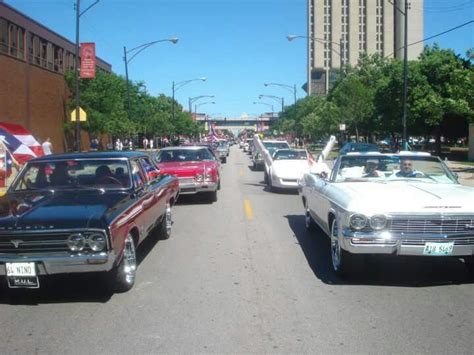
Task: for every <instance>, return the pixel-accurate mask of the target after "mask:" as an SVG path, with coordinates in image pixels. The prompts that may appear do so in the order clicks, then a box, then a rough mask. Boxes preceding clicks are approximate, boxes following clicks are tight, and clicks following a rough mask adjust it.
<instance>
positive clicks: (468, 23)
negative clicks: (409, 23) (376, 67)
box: [384, 20, 474, 58]
mask: <svg viewBox="0 0 474 355" xmlns="http://www.w3.org/2000/svg"><path fill="white" fill-rule="evenodd" d="M471 23H474V20H470V21H468V22H465V23H463V24H460V25H457V26H455V27H452V28H450V29H448V30H446V31H443V32H440V33H437V34H435V35H432V36H429V37H426V38H424V39H422V40H420V41H416V42H413V43H410V44H408V46H407V47H410V46H414V45H415V44H418V43H422V42H426V41H429V40H430V39H433V38H436V37H439V36H442V35H445V34H446V33H449V32H452V31H455V30H457V29H459V28H461V27H464V26H467V25H470V24H471ZM403 48H405V46H402V47H400V48H398V49H397V50H396V52H398V51H399V50H402V49H403ZM394 53H395V52H392V53H390V54H389V55H386V56H385V57H384V58H388V57H390V56H392V54H394Z"/></svg>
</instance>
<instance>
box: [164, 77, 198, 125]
mask: <svg viewBox="0 0 474 355" xmlns="http://www.w3.org/2000/svg"><path fill="white" fill-rule="evenodd" d="M206 80H207V78H206V77H205V76H203V77H200V78H195V79H189V80H183V81H180V82H178V83H175V82H174V81H173V85H172V87H171V91H172V93H173V96H172V97H173V100H172V103H171V107H172V113H173V116H172V117H173V122H174V119H175V101H174V95H175V93H176V91H178V90H179V89H181V88H182V87H183V86H184V85H186V84H189V83H191V82H193V81H206Z"/></svg>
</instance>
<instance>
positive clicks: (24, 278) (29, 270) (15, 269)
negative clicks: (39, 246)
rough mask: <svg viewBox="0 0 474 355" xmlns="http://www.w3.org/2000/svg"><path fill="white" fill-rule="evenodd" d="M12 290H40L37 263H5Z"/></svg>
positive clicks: (9, 285)
mask: <svg viewBox="0 0 474 355" xmlns="http://www.w3.org/2000/svg"><path fill="white" fill-rule="evenodd" d="M5 269H6V274H7V279H8V287H10V288H39V280H38V276H37V274H36V265H35V263H5Z"/></svg>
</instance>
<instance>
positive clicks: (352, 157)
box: [300, 152, 474, 276]
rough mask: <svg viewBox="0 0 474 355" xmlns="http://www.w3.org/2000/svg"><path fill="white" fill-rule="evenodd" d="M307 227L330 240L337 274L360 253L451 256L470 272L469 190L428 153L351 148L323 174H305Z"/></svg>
mask: <svg viewBox="0 0 474 355" xmlns="http://www.w3.org/2000/svg"><path fill="white" fill-rule="evenodd" d="M300 192H301V194H302V199H303V204H304V208H305V214H306V226H307V227H308V228H311V227H312V226H314V224H315V223H317V224H318V225H319V226H320V227H321V228H322V229H323V231H324V232H325V233H326V234H327V235H328V236H329V237H330V239H331V258H332V267H333V269H334V271H335V272H336V273H337V274H339V275H341V276H343V275H346V274H347V271H348V270H349V269H350V268H351V265H352V264H353V263H354V262H355V261H356V260H357V256H358V255H360V254H394V255H413V256H424V257H457V258H462V259H464V263H465V265H466V266H467V267H468V268H469V270H470V271H473V264H474V256H473V255H474V188H472V187H468V186H463V185H460V184H459V183H458V182H457V178H456V176H455V175H454V174H453V173H452V172H451V171H450V170H449V169H448V168H447V166H446V165H445V164H444V163H443V162H442V161H441V160H440V159H439V158H438V157H433V156H430V155H429V154H427V153H409V152H408V153H400V154H381V153H349V154H347V155H343V156H339V158H338V159H337V160H336V161H335V164H334V167H333V169H332V171H331V173H330V174H329V175H327V174H320V175H316V174H311V173H308V174H305V175H304V177H303V179H302V180H301V181H300Z"/></svg>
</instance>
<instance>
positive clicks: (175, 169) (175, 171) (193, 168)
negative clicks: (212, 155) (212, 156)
mask: <svg viewBox="0 0 474 355" xmlns="http://www.w3.org/2000/svg"><path fill="white" fill-rule="evenodd" d="M158 167H159V168H160V172H161V173H162V174H170V175H174V176H176V177H178V178H179V177H193V176H195V175H196V174H202V173H203V172H204V171H205V170H209V169H213V168H215V163H214V162H211V161H207V162H204V161H188V162H169V163H159V164H158Z"/></svg>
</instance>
